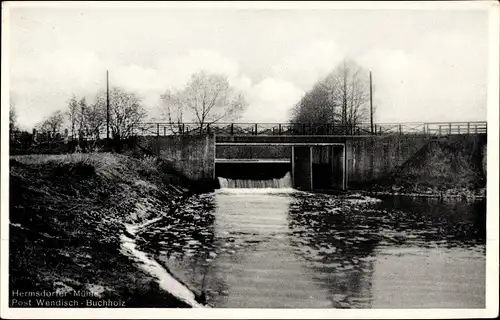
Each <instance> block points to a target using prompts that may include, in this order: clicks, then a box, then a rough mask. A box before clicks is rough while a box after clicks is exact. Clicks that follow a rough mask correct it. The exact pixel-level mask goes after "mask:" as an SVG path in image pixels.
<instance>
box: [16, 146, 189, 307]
mask: <svg viewBox="0 0 500 320" xmlns="http://www.w3.org/2000/svg"><path fill="white" fill-rule="evenodd" d="M10 166H11V167H10V213H9V214H10V257H9V266H10V289H11V290H10V292H12V290H16V289H17V290H21V291H37V290H48V291H51V292H54V291H57V290H63V291H68V292H75V291H78V290H84V291H85V290H86V291H92V292H99V294H100V296H101V297H100V299H114V300H122V301H124V302H125V303H126V306H128V307H153V306H163V307H164V306H170V307H185V306H186V305H185V304H183V303H181V302H180V301H178V300H177V299H175V298H174V297H173V296H171V295H170V294H168V293H166V292H164V291H162V290H160V289H159V287H158V285H157V283H156V281H155V279H153V278H151V276H149V275H148V274H145V273H144V272H142V271H140V270H139V269H138V268H137V267H136V266H135V265H134V262H133V261H131V260H130V258H127V257H126V256H124V255H122V254H120V238H119V237H120V234H121V233H122V232H123V231H124V223H134V222H140V221H141V220H144V219H148V218H150V216H151V215H154V214H157V212H156V213H155V212H152V211H148V210H145V211H143V212H141V214H137V213H136V212H137V211H138V210H137V203H138V202H140V201H143V200H144V199H150V200H152V201H154V202H155V203H158V204H159V205H161V206H163V207H165V200H169V203H171V202H172V200H173V199H178V198H181V197H182V196H183V195H182V191H183V190H184V191H185V190H186V189H185V188H184V189H181V188H178V187H172V186H171V185H170V183H171V182H172V181H176V180H179V178H178V177H175V176H173V175H172V174H169V173H165V172H164V171H163V170H161V163H160V162H159V161H158V160H157V159H155V158H153V157H144V158H140V159H134V158H130V157H127V156H124V155H119V154H111V153H87V154H82V153H74V154H66V155H26V156H12V157H11V158H10ZM167 209H168V208H167ZM139 211H140V210H139ZM96 288H97V289H96Z"/></svg>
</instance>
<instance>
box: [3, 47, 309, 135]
mask: <svg viewBox="0 0 500 320" xmlns="http://www.w3.org/2000/svg"><path fill="white" fill-rule="evenodd" d="M106 70H109V80H110V86H111V87H113V86H120V87H123V88H125V89H127V90H131V91H133V92H136V93H137V94H139V95H140V96H141V97H142V98H143V103H144V105H145V106H146V108H147V109H148V111H149V113H150V118H155V119H159V118H161V110H160V109H159V108H160V103H159V102H160V101H159V97H160V95H161V94H162V93H164V92H165V90H167V89H169V90H173V91H176V90H179V89H181V88H183V87H184V86H185V85H186V83H187V82H188V81H189V79H190V77H191V75H192V74H193V73H195V72H197V71H200V70H204V71H207V72H211V73H220V74H225V75H226V76H227V77H228V81H229V83H230V84H231V85H232V86H233V87H234V88H235V89H236V90H238V91H240V92H242V93H243V94H244V95H245V97H246V99H247V101H248V103H249V107H248V109H247V111H246V113H245V114H244V115H243V117H242V118H241V121H247V120H249V121H273V122H274V121H286V120H287V115H288V113H287V112H288V109H289V108H290V107H291V106H292V105H293V104H295V102H296V101H297V100H298V99H299V98H300V96H301V95H302V93H303V90H301V89H299V88H298V87H296V86H295V85H294V84H293V83H292V82H290V81H287V80H283V79H280V78H266V79H264V80H263V81H260V82H259V83H256V84H254V83H253V81H252V79H251V78H250V77H249V76H247V75H245V74H242V73H240V69H239V66H238V63H237V62H236V61H234V60H231V59H228V58H226V57H224V56H222V55H221V54H219V53H217V52H213V51H208V50H191V51H190V52H188V53H187V54H186V55H175V56H165V57H163V58H161V59H160V60H159V61H157V62H156V63H155V64H154V65H153V66H151V67H145V66H141V65H136V64H134V65H120V64H114V63H110V62H109V61H105V60H103V59H101V58H100V57H98V56H97V55H96V54H94V53H92V52H86V51H79V50H74V49H65V50H60V51H57V52H54V53H50V54H45V55H41V56H39V57H38V58H37V59H35V60H28V59H21V58H18V59H16V61H15V63H14V64H13V67H12V70H11V79H12V92H13V93H14V94H15V96H16V105H17V106H18V107H19V108H18V114H19V121H20V122H21V123H23V124H24V126H25V127H32V126H34V125H35V124H36V123H37V122H39V121H41V120H42V119H43V118H44V117H45V116H47V115H48V114H50V113H51V112H53V111H55V110H60V109H64V108H66V105H67V101H68V99H69V98H70V96H71V95H72V94H75V95H77V96H86V97H87V98H88V99H92V98H93V96H94V94H95V93H96V92H97V91H99V90H104V89H105V71H106Z"/></svg>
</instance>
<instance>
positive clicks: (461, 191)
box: [357, 137, 486, 200]
mask: <svg viewBox="0 0 500 320" xmlns="http://www.w3.org/2000/svg"><path fill="white" fill-rule="evenodd" d="M481 139H485V137H483V138H480V139H479V140H477V141H476V140H472V141H469V140H464V139H463V137H454V138H453V139H452V138H443V139H437V140H433V141H431V142H429V143H428V144H426V145H425V146H424V147H423V148H421V149H420V150H419V151H418V152H416V153H415V154H414V155H413V156H412V157H411V158H409V159H408V160H407V161H406V162H405V163H403V164H402V165H401V166H399V167H398V168H397V169H396V170H394V171H393V172H391V173H390V174H389V175H387V176H384V177H381V178H379V179H376V180H374V181H371V182H369V183H367V184H366V185H360V186H357V189H361V190H364V193H365V194H371V195H405V196H413V197H415V196H419V197H432V198H441V199H442V198H461V199H471V200H472V199H485V198H486V144H485V141H482V140H481Z"/></svg>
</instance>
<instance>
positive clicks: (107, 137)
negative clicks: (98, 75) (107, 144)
mask: <svg viewBox="0 0 500 320" xmlns="http://www.w3.org/2000/svg"><path fill="white" fill-rule="evenodd" d="M108 140H109V72H108V70H106V141H108Z"/></svg>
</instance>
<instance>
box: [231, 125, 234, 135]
mask: <svg viewBox="0 0 500 320" xmlns="http://www.w3.org/2000/svg"><path fill="white" fill-rule="evenodd" d="M233 134H234V123H231V135H233Z"/></svg>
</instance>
